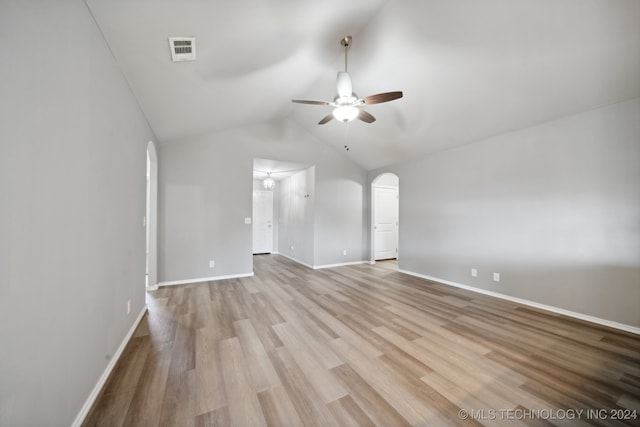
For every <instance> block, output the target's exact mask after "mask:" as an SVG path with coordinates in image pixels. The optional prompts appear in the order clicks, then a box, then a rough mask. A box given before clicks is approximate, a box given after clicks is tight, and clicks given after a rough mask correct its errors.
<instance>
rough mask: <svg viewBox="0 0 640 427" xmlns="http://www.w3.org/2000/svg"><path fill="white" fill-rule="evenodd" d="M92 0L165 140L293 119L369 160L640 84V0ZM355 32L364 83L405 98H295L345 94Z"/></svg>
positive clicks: (446, 142)
mask: <svg viewBox="0 0 640 427" xmlns="http://www.w3.org/2000/svg"><path fill="white" fill-rule="evenodd" d="M86 2H87V5H88V7H89V9H90V11H91V13H92V14H93V16H94V18H95V20H96V22H97V24H98V26H99V27H100V29H101V31H102V32H103V34H104V36H105V39H106V40H107V43H108V44H109V46H110V48H111V50H112V52H113V54H114V56H115V59H116V61H117V62H118V64H119V66H120V67H121V69H122V71H123V73H124V75H125V77H126V79H127V80H128V82H129V84H130V86H131V89H132V90H133V92H134V94H135V96H136V97H137V99H138V101H139V103H140V105H141V108H142V110H143V111H144V113H145V115H146V116H147V118H148V120H149V123H150V125H151V127H152V129H153V131H154V132H155V134H156V136H157V137H158V138H159V140H160V142H161V143H167V144H169V143H175V142H177V141H180V140H182V139H184V138H188V137H191V136H197V135H201V134H205V133H210V132H216V131H220V130H223V129H226V128H231V127H242V126H246V125H251V124H254V123H260V122H269V121H278V120H293V121H295V122H296V123H297V124H298V125H300V126H302V127H304V128H305V129H307V130H309V132H311V133H312V134H313V135H314V136H315V137H317V138H318V139H319V140H321V141H323V142H324V143H327V144H331V145H334V146H335V147H337V148H340V149H342V147H343V146H344V145H348V146H349V147H350V150H349V151H348V152H345V155H348V156H350V157H351V158H352V159H353V160H354V161H355V162H356V163H358V164H359V165H360V166H362V167H363V168H364V169H367V170H371V169H375V168H378V167H382V166H385V165H388V164H390V163H394V162H397V161H402V160H404V159H407V158H410V157H414V156H418V155H424V154H428V153H432V152H435V151H439V150H443V149H448V148H452V147H455V146H459V145H463V144H467V143H470V142H473V141H477V140H479V139H483V138H486V137H490V136H493V135H497V134H501V133H505V132H509V131H513V130H517V129H522V128H526V127H529V126H533V125H536V124H539V123H542V122H545V121H548V120H552V119H555V118H559V117H562V116H566V115H570V114H575V113H578V112H581V111H585V110H588V109H592V108H596V107H599V106H603V105H607V104H611V103H615V102H619V101H622V100H626V99H631V98H635V97H638V96H640V1H638V0H590V1H585V0H519V1H513V0H482V1H471V0H467V1H465V0H430V1H426V0H388V1H383V0H349V1H344V0H323V1H313V0H234V1H222V0H86ZM347 34H350V35H352V36H353V45H352V47H351V49H350V51H349V72H350V74H351V77H352V80H353V86H354V91H355V92H356V93H357V94H358V95H360V96H366V95H370V94H375V93H379V92H386V91H395V90H402V91H403V92H404V97H403V98H402V99H399V100H396V101H392V102H389V103H385V104H379V105H372V106H369V107H368V108H367V111H368V112H370V113H371V114H373V115H374V116H375V117H376V118H377V121H376V122H374V123H372V124H367V123H364V122H361V121H358V120H355V121H353V122H350V123H347V124H344V123H340V122H337V121H335V120H333V121H331V122H329V123H328V124H326V125H322V126H319V125H317V122H318V121H319V120H320V119H321V118H322V117H324V116H325V115H327V114H329V113H330V111H331V108H330V107H326V106H311V105H300V104H292V103H291V99H293V98H298V99H315V100H327V101H330V100H332V99H333V97H334V95H335V93H336V87H335V85H336V82H335V79H336V72H337V71H339V70H342V69H343V67H344V51H343V48H342V47H341V46H340V44H339V41H340V39H341V38H342V37H343V36H345V35H347ZM171 36H193V37H196V39H197V42H196V43H197V56H198V59H197V60H196V61H194V62H181V63H173V62H172V61H171V56H170V51H169V44H168V37H171Z"/></svg>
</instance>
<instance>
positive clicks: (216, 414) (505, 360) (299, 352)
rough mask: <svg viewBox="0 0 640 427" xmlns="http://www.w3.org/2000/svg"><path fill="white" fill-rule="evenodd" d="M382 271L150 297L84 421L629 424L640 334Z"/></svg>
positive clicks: (269, 265)
mask: <svg viewBox="0 0 640 427" xmlns="http://www.w3.org/2000/svg"><path fill="white" fill-rule="evenodd" d="M389 266H390V264H388V263H386V264H385V263H378V264H376V265H367V264H363V265H357V266H348V267H339V268H334V269H326V270H316V271H313V270H310V269H308V268H306V267H302V266H300V265H298V264H296V263H294V262H292V261H290V260H288V259H286V258H283V257H280V256H277V255H262V256H255V257H254V270H255V276H254V277H250V278H242V279H232V280H222V281H216V282H209V283H202V284H194V285H184V286H174V287H166V288H161V289H159V290H158V291H155V292H151V293H149V296H148V304H149V313H148V314H147V315H146V316H145V317H144V319H143V320H142V322H141V324H140V326H139V327H138V329H137V330H136V333H135V334H134V337H133V338H132V340H131V341H130V343H129V344H128V346H127V347H126V350H125V351H124V353H123V355H122V357H121V359H120V361H119V362H118V364H117V366H116V368H115V370H114V372H113V374H112V375H111V377H110V378H109V380H108V381H107V384H106V385H105V387H104V389H103V391H102V392H101V395H100V396H99V398H98V400H97V401H96V403H95V404H94V407H93V408H92V410H91V411H90V413H89V415H88V417H87V419H86V420H85V423H84V425H86V426H123V425H125V426H157V425H161V426H241V427H247V426H323V427H327V426H383V427H395V426H445V425H461V426H462V425H465V426H466V425H487V426H493V425H509V426H512V425H540V426H547V425H558V426H565V425H569V426H574V425H602V426H617V425H620V426H622V425H640V338H639V337H638V336H637V335H633V334H630V333H625V332H621V331H616V330H613V329H609V328H606V327H602V326H597V325H594V324H590V323H586V322H583V321H579V320H576V319H572V318H567V317H563V316H560V315H556V314H553V313H549V312H545V311H541V310H536V309H533V308H530V307H526V306H522V305H518V304H515V303H511V302H507V301H504V300H500V299H495V298H491V297H487V296H483V295H481V294H476V293H472V292H469V291H465V290H462V289H456V288H452V287H449V286H446V285H442V284H438V283H434V282H430V281H426V280H423V279H418V278H415V277H412V276H407V275H404V274H401V273H398V272H397V271H395V270H394V268H393V265H391V268H389ZM634 411H635V417H634ZM615 418H618V419H615Z"/></svg>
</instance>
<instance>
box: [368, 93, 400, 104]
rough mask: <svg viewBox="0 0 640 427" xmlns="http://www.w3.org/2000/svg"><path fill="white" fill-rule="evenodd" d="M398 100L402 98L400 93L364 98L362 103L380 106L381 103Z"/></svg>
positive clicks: (379, 94)
mask: <svg viewBox="0 0 640 427" xmlns="http://www.w3.org/2000/svg"><path fill="white" fill-rule="evenodd" d="M398 98H402V91H398V92H385V93H378V94H375V95H370V96H366V97H365V98H364V99H363V101H364V103H365V104H381V103H383V102H389V101H393V100H394V99H398Z"/></svg>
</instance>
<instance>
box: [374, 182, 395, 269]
mask: <svg viewBox="0 0 640 427" xmlns="http://www.w3.org/2000/svg"><path fill="white" fill-rule="evenodd" d="M399 227H400V179H399V178H398V176H397V175H395V174H393V173H383V174H381V175H378V176H377V177H376V178H375V179H374V180H373V182H372V183H371V258H370V259H371V261H370V262H371V263H372V264H374V263H375V262H376V261H383V260H385V261H386V260H389V261H392V260H395V264H394V268H395V269H397V260H398V258H399V251H398V247H399Z"/></svg>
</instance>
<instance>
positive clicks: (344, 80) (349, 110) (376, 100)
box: [291, 36, 402, 125]
mask: <svg viewBox="0 0 640 427" xmlns="http://www.w3.org/2000/svg"><path fill="white" fill-rule="evenodd" d="M351 40H352V37H351V36H345V37H343V38H342V40H340V44H341V45H342V46H344V71H338V76H337V79H336V89H337V92H338V94H337V95H336V96H335V98H333V101H332V102H327V101H308V100H304V99H292V100H291V102H294V103H297V104H309V105H330V106H332V107H334V110H333V112H332V113H331V114H329V115H327V116H325V117H323V118H322V120H320V121H319V122H318V124H319V125H323V124H325V123H327V122H329V121H331V120H332V119H334V118H335V119H336V120H339V121H341V122H343V123H346V122H350V121H352V120H353V119H355V118H358V119H360V120H362V121H363V122H365V123H373V122H375V121H376V118H375V117H373V116H372V115H371V114H369V113H368V112H366V111H365V110H363V109H361V108H359V107H360V106H361V105H364V104H369V105H370V104H381V103H383V102H389V101H393V100H394V99H398V98H402V92H401V91H396V92H384V93H379V94H376V95H370V96H366V97H364V98H362V99H360V98H358V95H356V93H355V92H353V86H352V85H351V77H350V76H349V73H348V72H347V59H348V58H347V52H348V48H349V46H351Z"/></svg>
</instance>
